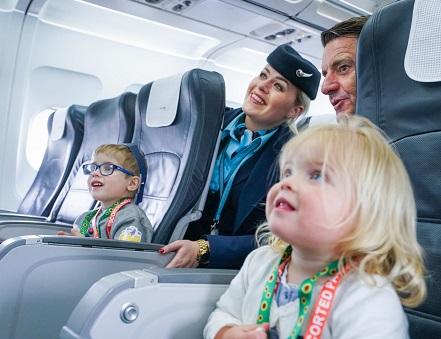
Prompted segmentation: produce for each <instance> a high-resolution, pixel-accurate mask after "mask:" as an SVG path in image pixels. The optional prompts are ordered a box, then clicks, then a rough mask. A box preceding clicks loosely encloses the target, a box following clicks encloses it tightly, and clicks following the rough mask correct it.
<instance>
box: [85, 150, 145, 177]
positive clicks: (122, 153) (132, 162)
mask: <svg viewBox="0 0 441 339" xmlns="http://www.w3.org/2000/svg"><path fill="white" fill-rule="evenodd" d="M96 154H105V155H107V156H109V157H112V158H114V159H115V160H116V161H118V165H120V166H122V167H124V168H125V169H127V170H129V171H130V172H132V173H135V175H136V176H139V175H140V170H139V166H138V163H137V162H136V158H135V156H134V155H133V154H132V152H131V151H130V149H129V148H128V147H127V146H126V145H119V144H104V145H101V146H99V147H98V148H97V149H96V150H95V151H94V152H93V155H96Z"/></svg>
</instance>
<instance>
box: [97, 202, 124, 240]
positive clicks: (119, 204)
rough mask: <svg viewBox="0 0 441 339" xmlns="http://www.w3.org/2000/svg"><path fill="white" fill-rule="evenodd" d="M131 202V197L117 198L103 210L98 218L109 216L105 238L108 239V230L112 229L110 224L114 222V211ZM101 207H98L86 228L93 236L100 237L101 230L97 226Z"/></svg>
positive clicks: (116, 211)
mask: <svg viewBox="0 0 441 339" xmlns="http://www.w3.org/2000/svg"><path fill="white" fill-rule="evenodd" d="M131 202H132V199H131V198H126V199H124V200H122V201H121V200H119V201H117V202H116V203H115V204H113V205H112V206H110V207H109V208H108V209H106V210H105V212H104V214H103V215H102V216H101V218H100V220H101V219H103V218H105V217H107V216H108V217H109V218H108V219H107V222H106V234H107V238H108V239H110V238H111V237H110V232H111V231H112V226H113V224H114V222H115V217H116V213H118V211H119V210H120V209H121V208H123V207H124V206H125V205H127V204H130V203H131ZM101 211H102V207H100V208H99V209H98V211H97V212H96V213H95V215H94V216H93V218H92V219H91V220H90V224H89V225H90V228H89V229H88V233H89V234H92V235H93V237H94V238H100V237H101V231H100V228H99V221H98V215H99V214H100V213H101Z"/></svg>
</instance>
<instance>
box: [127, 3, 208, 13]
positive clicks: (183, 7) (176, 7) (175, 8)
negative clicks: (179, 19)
mask: <svg viewBox="0 0 441 339" xmlns="http://www.w3.org/2000/svg"><path fill="white" fill-rule="evenodd" d="M133 1H136V2H140V3H143V4H146V5H151V6H154V7H159V8H162V9H165V10H167V11H170V12H174V13H183V12H185V11H187V10H188V9H190V8H192V7H194V6H195V5H196V4H198V3H200V2H202V1H204V0H133Z"/></svg>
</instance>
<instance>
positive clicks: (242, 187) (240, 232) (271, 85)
mask: <svg viewBox="0 0 441 339" xmlns="http://www.w3.org/2000/svg"><path fill="white" fill-rule="evenodd" d="M267 62H268V64H267V65H266V66H265V67H264V68H263V70H262V71H261V72H260V74H259V75H257V76H256V77H255V78H253V79H252V80H251V82H250V84H249V86H248V89H247V91H246V95H245V99H244V102H243V106H242V108H239V109H236V110H231V111H228V112H226V115H225V126H224V129H223V132H222V139H221V149H220V151H219V156H218V158H217V160H216V163H215V166H214V171H213V176H212V179H211V183H210V193H209V195H208V197H207V202H206V206H205V209H204V212H203V215H202V218H201V219H199V220H198V221H196V222H194V223H191V224H190V225H189V228H188V231H187V234H186V236H185V238H186V239H188V240H178V241H175V242H173V243H171V244H169V245H166V246H164V247H163V248H162V249H161V251H160V252H161V253H169V252H176V256H175V257H174V259H173V260H172V261H171V262H170V263H169V265H168V267H197V266H204V267H218V268H238V267H240V266H241V265H242V263H243V261H244V259H245V257H246V256H247V254H248V253H249V252H251V251H252V250H253V249H254V248H255V246H256V244H255V241H254V231H255V229H256V227H257V225H258V224H259V223H261V222H262V221H263V220H264V219H265V215H264V210H263V208H262V203H263V201H264V199H265V195H266V193H267V191H268V188H269V187H270V186H271V185H272V184H273V183H274V182H275V180H276V179H277V171H276V170H275V168H274V163H275V159H276V158H277V156H278V153H279V150H280V148H281V147H282V145H283V143H284V142H286V141H287V140H288V139H289V138H290V136H291V135H292V134H291V133H290V129H289V127H288V124H289V122H290V121H291V120H293V119H295V118H297V117H299V116H300V115H301V114H302V113H304V112H306V111H307V110H308V107H309V102H310V100H313V99H314V98H315V97H316V94H317V89H318V86H319V82H320V73H319V71H318V70H317V68H316V67H315V66H314V65H313V64H312V63H311V62H309V61H308V60H306V59H304V58H303V57H302V56H300V54H298V53H297V52H296V51H295V50H294V49H293V48H292V47H291V46H289V45H287V44H285V45H281V46H279V47H277V48H276V49H275V50H274V51H273V52H272V53H271V54H269V56H268V58H267Z"/></svg>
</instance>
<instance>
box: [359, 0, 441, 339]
mask: <svg viewBox="0 0 441 339" xmlns="http://www.w3.org/2000/svg"><path fill="white" fill-rule="evenodd" d="M440 13H441V1H439V0H421V1H420V0H415V2H414V1H412V0H403V1H399V2H397V3H394V4H391V5H389V6H386V7H384V8H383V9H382V10H380V11H379V12H377V13H375V14H374V15H373V16H372V17H371V18H370V19H369V21H368V23H367V24H366V26H365V27H364V28H363V31H362V34H361V36H360V40H359V43H358V54H357V103H356V107H357V113H358V114H360V115H363V116H366V117H367V118H369V119H370V120H371V121H373V122H374V123H375V124H376V125H378V126H379V127H380V128H381V129H382V130H383V131H384V132H385V133H386V134H387V135H388V136H389V137H390V139H391V140H392V143H393V145H394V147H395V148H396V149H397V150H398V152H399V154H400V156H401V158H402V159H403V161H404V163H405V165H406V168H407V170H408V173H409V176H410V179H411V181H412V185H413V189H414V193H415V199H416V204H417V212H418V220H417V233H418V240H419V242H420V244H421V245H422V247H423V248H424V251H425V261H426V265H427V269H428V272H427V279H426V281H427V287H428V296H427V299H426V301H425V302H424V303H423V304H422V305H421V306H420V307H418V308H416V309H406V312H407V315H408V319H409V324H410V335H411V338H413V339H419V338H440V337H441V208H440V207H441V194H440V192H441V179H440V178H441V156H440V150H441V67H440V66H441V64H440V51H441V34H440V27H441V26H440V25H441V22H440Z"/></svg>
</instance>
